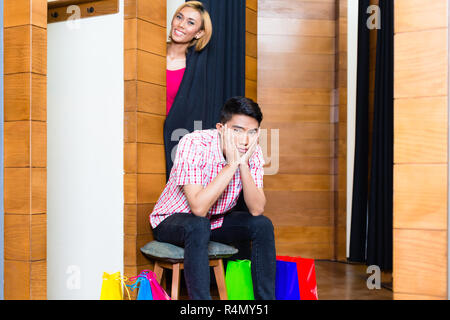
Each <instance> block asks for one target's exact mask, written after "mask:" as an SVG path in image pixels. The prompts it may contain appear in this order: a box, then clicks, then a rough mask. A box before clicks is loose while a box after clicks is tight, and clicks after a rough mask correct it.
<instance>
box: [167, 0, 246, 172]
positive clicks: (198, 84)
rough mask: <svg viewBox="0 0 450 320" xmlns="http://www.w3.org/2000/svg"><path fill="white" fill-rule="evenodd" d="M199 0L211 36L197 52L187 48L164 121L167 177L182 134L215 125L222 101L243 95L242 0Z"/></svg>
mask: <svg viewBox="0 0 450 320" xmlns="http://www.w3.org/2000/svg"><path fill="white" fill-rule="evenodd" d="M201 2H202V3H203V4H204V6H205V8H206V9H207V10H208V12H209V14H210V16H211V21H212V25H213V35H212V38H211V40H210V43H209V44H208V46H207V47H206V48H205V49H204V50H202V51H201V52H200V53H199V52H195V51H194V49H193V48H191V49H189V52H188V55H187V57H186V70H185V74H184V77H183V80H182V82H181V84H180V88H179V90H178V93H177V96H176V97H175V101H174V103H173V105H172V108H171V109H170V112H169V114H168V116H167V118H166V121H165V123H164V145H165V155H166V178H167V179H168V178H169V175H170V170H171V169H172V165H173V162H172V156H171V155H172V153H173V155H175V150H176V149H175V148H176V146H177V144H178V141H179V140H180V139H181V137H182V136H183V135H184V134H186V133H187V132H192V131H194V129H210V128H214V127H215V124H216V123H217V122H218V121H219V115H220V109H221V108H222V106H223V104H224V103H225V101H226V100H227V99H228V98H230V97H232V96H243V95H244V94H245V0H226V1H223V0H203V1H201ZM194 125H195V127H194ZM183 129H184V130H183Z"/></svg>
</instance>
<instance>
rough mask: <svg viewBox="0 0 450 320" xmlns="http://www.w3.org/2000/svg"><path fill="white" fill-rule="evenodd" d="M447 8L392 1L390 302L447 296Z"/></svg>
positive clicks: (445, 5) (442, 3)
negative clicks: (392, 148)
mask: <svg viewBox="0 0 450 320" xmlns="http://www.w3.org/2000/svg"><path fill="white" fill-rule="evenodd" d="M448 9H449V8H448V2H447V1H445V0H438V1H417V0H413V1H410V0H396V1H395V18H394V21H395V36H394V50H395V52H394V85H395V88H394V98H395V99H394V114H395V123H394V270H393V277H394V281H393V290H394V299H447V290H448V289H447V277H448V275H447V255H448V252H447V246H448V243H447V242H448V239H447V232H448V230H447V218H448V190H447V188H448V147H447V146H448V81H447V79H448V76H449V74H448V67H449V64H448V63H449V62H448V59H449V58H448ZM417 39H422V40H421V41H420V43H418V42H417ZM412 66H413V67H412Z"/></svg>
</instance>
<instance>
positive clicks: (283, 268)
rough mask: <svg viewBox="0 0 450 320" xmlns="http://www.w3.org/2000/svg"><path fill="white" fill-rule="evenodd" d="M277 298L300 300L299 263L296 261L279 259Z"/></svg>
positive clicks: (276, 285)
mask: <svg viewBox="0 0 450 320" xmlns="http://www.w3.org/2000/svg"><path fill="white" fill-rule="evenodd" d="M275 298H276V299H277V300H300V289H299V284H298V274H297V264H296V263H295V262H288V261H281V260H277V271H276V281H275Z"/></svg>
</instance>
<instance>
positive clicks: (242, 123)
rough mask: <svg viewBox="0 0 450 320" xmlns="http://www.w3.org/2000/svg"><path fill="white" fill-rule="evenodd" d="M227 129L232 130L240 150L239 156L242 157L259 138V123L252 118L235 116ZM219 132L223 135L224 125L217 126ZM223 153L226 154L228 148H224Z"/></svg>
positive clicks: (240, 115) (228, 123)
mask: <svg viewBox="0 0 450 320" xmlns="http://www.w3.org/2000/svg"><path fill="white" fill-rule="evenodd" d="M226 125H227V127H228V128H229V129H231V132H232V133H233V139H234V143H235V144H236V147H237V148H238V151H239V155H240V156H242V155H243V154H245V153H246V152H247V150H248V148H249V147H250V144H251V143H252V142H253V141H254V139H256V138H257V136H258V131H259V125H258V121H257V120H256V119H254V118H252V117H249V116H246V115H242V114H235V115H233V117H232V118H231V119H230V120H229V121H228V122H227V123H226ZM216 128H217V130H219V132H220V133H221V134H223V130H224V125H223V124H221V123H218V124H217V125H216ZM222 148H223V152H224V153H225V152H226V146H222Z"/></svg>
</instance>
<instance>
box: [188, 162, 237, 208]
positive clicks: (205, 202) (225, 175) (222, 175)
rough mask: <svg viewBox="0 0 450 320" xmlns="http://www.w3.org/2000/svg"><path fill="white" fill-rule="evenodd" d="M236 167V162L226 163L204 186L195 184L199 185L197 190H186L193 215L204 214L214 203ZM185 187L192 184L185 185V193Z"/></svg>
mask: <svg viewBox="0 0 450 320" xmlns="http://www.w3.org/2000/svg"><path fill="white" fill-rule="evenodd" d="M237 168H238V164H237V163H234V164H227V165H226V166H225V167H224V168H223V169H222V170H221V171H220V172H219V174H218V175H217V176H216V177H215V178H214V179H213V180H212V181H211V182H210V183H209V184H208V185H207V186H206V187H205V188H203V187H201V186H195V187H194V188H196V187H199V188H198V190H196V191H195V192H189V191H188V193H190V194H189V196H188V201H189V205H190V207H191V210H192V212H193V213H194V214H195V215H198V216H202V217H205V216H206V214H207V213H208V211H209V209H210V208H211V207H212V206H213V205H214V203H216V201H217V199H219V197H220V196H221V195H222V193H223V192H224V190H225V188H226V187H227V186H228V184H229V183H230V181H231V179H232V178H233V176H234V174H235V173H236V170H237ZM186 187H188V189H189V188H193V187H192V185H191V186H185V193H186ZM200 187H201V188H200Z"/></svg>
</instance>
